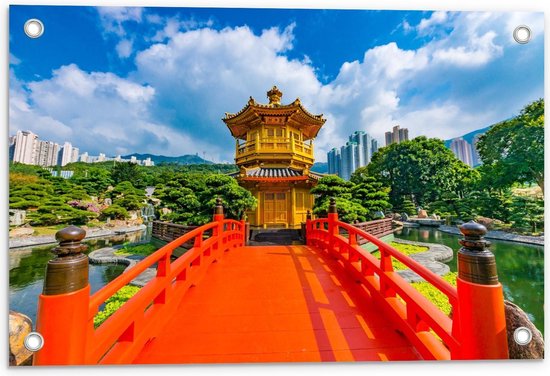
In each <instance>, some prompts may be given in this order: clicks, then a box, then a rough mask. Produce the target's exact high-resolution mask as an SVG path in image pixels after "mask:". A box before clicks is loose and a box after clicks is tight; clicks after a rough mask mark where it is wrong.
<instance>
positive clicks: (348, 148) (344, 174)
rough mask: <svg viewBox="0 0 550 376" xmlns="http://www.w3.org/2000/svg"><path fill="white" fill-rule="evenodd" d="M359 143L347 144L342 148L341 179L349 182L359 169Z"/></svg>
mask: <svg viewBox="0 0 550 376" xmlns="http://www.w3.org/2000/svg"><path fill="white" fill-rule="evenodd" d="M356 153H357V143H355V142H349V141H348V142H346V144H345V145H344V146H342V147H341V148H340V158H341V161H342V163H341V167H340V177H341V178H342V179H345V180H349V178H350V177H351V174H352V173H353V171H355V170H356V169H357V164H356V160H357V159H356Z"/></svg>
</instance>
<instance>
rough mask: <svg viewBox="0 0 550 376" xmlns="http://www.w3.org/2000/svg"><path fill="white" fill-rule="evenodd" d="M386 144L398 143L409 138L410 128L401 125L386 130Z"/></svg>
mask: <svg viewBox="0 0 550 376" xmlns="http://www.w3.org/2000/svg"><path fill="white" fill-rule="evenodd" d="M385 138H386V146H388V145H390V144H398V143H400V142H403V141H408V140H409V129H408V128H400V127H399V125H396V126H395V127H393V129H392V131H391V132H386V137H385Z"/></svg>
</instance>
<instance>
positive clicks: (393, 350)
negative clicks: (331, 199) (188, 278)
mask: <svg viewBox="0 0 550 376" xmlns="http://www.w3.org/2000/svg"><path fill="white" fill-rule="evenodd" d="M382 312H383V311H382V310H381V309H379V307H377V306H376V305H375V303H374V302H373V301H371V298H370V296H369V294H368V293H367V292H366V290H365V289H364V288H362V287H361V284H357V283H356V282H355V281H354V280H352V279H351V277H350V276H349V274H346V273H345V272H344V271H343V270H342V268H341V266H340V265H339V264H338V263H337V262H336V261H334V260H333V259H330V258H329V257H328V256H327V255H326V254H321V252H317V251H316V250H315V249H314V248H312V247H308V246H264V247H241V248H234V249H232V250H231V251H230V252H227V253H226V254H225V256H224V257H223V258H222V259H221V260H220V262H218V263H214V264H212V265H211V266H210V268H209V269H208V272H207V273H206V276H205V277H204V278H202V280H201V281H200V283H199V284H198V285H197V286H195V287H192V288H191V289H190V290H189V291H187V293H186V295H185V298H184V299H182V301H181V303H180V305H179V307H178V308H177V310H176V313H175V314H174V315H173V316H172V317H170V318H168V321H167V322H166V325H165V326H164V329H163V330H162V331H161V332H160V333H157V335H156V337H155V338H154V339H153V340H151V341H150V342H149V343H147V345H146V346H145V348H144V349H143V350H142V351H141V353H140V354H139V355H138V357H137V359H136V360H135V363H152V364H153V363H154V364H166V363H236V362H296V361H297V362H309V361H311V362H318V361H366V360H373V361H380V360H416V359H419V358H420V357H419V355H418V353H417V352H416V350H415V349H414V348H413V346H412V345H411V344H410V342H409V341H408V340H407V339H406V338H405V337H404V336H402V335H400V334H399V333H398V332H397V331H396V330H395V326H394V324H393V323H392V321H391V320H388V319H386V318H385V317H384V315H383V313H382Z"/></svg>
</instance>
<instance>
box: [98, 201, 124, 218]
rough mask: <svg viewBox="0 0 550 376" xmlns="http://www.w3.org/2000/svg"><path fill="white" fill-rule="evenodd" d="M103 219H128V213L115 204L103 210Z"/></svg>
mask: <svg viewBox="0 0 550 376" xmlns="http://www.w3.org/2000/svg"><path fill="white" fill-rule="evenodd" d="M100 218H101V219H107V218H110V219H126V218H128V211H127V210H126V209H124V208H123V207H122V206H119V205H116V204H113V205H111V206H109V207H108V208H105V209H103V211H102V212H101V214H100Z"/></svg>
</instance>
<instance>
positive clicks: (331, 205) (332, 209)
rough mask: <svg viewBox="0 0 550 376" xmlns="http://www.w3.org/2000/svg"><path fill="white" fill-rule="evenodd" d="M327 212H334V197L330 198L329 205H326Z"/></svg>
mask: <svg viewBox="0 0 550 376" xmlns="http://www.w3.org/2000/svg"><path fill="white" fill-rule="evenodd" d="M328 212H329V213H336V212H337V210H336V199H335V198H334V197H331V198H330V205H329V206H328Z"/></svg>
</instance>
